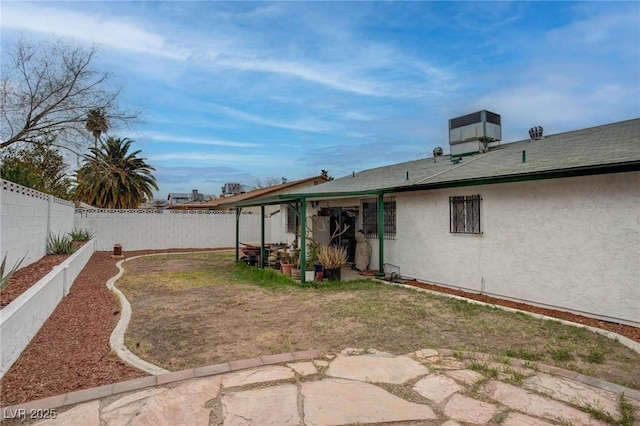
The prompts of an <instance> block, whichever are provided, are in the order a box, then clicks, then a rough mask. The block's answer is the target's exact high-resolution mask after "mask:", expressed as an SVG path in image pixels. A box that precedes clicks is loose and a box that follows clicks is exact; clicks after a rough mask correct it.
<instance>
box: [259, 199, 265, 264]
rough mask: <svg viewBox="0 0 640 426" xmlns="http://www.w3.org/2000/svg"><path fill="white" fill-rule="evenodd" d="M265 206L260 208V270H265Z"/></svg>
mask: <svg viewBox="0 0 640 426" xmlns="http://www.w3.org/2000/svg"><path fill="white" fill-rule="evenodd" d="M264 261H265V258H264V205H262V206H260V269H264Z"/></svg>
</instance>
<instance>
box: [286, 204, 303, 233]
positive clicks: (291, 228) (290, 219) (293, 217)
mask: <svg viewBox="0 0 640 426" xmlns="http://www.w3.org/2000/svg"><path fill="white" fill-rule="evenodd" d="M298 226H300V218H299V217H298V215H297V214H296V211H295V210H294V209H293V208H291V206H287V233H288V234H295V233H296V231H297V229H298Z"/></svg>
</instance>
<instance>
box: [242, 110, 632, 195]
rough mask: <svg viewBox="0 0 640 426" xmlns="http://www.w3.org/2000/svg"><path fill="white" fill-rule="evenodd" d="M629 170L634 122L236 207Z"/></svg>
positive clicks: (373, 172) (421, 163)
mask: <svg viewBox="0 0 640 426" xmlns="http://www.w3.org/2000/svg"><path fill="white" fill-rule="evenodd" d="M523 151H524V152H525V158H526V161H524V162H523V161H522V159H523V156H522V152H523ZM631 170H640V118H637V119H633V120H628V121H621V122H618V123H613V124H607V125H602V126H597V127H591V128H588V129H583V130H576V131H571V132H566V133H559V134H556V135H549V136H545V137H544V138H542V139H538V140H530V139H526V140H522V141H518V142H512V143H506V144H502V145H501V146H499V147H496V148H491V149H490V150H489V151H488V152H485V153H479V154H474V155H470V156H465V157H462V159H461V161H460V162H459V163H457V164H455V163H454V162H452V161H451V156H450V155H445V156H442V157H438V158H437V159H435V158H433V157H430V158H425V159H421V160H415V161H409V162H405V163H398V164H392V165H389V166H383V167H378V168H375V169H368V170H363V171H361V172H357V173H354V174H353V175H348V176H345V177H342V178H340V179H335V180H332V181H330V182H327V183H324V184H322V185H318V186H316V187H313V188H312V190H311V191H310V190H309V188H300V189H298V190H295V191H292V192H290V193H289V194H286V195H274V196H268V195H264V196H263V197H257V198H254V199H252V200H247V201H245V202H240V203H237V205H239V206H242V205H259V204H279V203H281V202H284V201H288V200H293V199H295V198H296V197H297V198H301V197H305V198H307V199H313V198H329V197H341V196H354V195H361V194H378V193H380V192H401V191H415V190H424V189H434V188H442V187H451V186H464V185H473V184H481V183H498V182H509V181H515V180H524V179H543V178H552V177H566V176H577V175H589V174H597V173H611V172H614V171H618V172H619V171H631Z"/></svg>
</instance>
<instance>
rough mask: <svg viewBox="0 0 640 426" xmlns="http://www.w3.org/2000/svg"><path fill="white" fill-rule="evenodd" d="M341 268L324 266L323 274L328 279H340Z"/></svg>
mask: <svg viewBox="0 0 640 426" xmlns="http://www.w3.org/2000/svg"><path fill="white" fill-rule="evenodd" d="M340 271H341V268H340V267H338V268H324V276H325V278H326V279H327V280H329V281H340Z"/></svg>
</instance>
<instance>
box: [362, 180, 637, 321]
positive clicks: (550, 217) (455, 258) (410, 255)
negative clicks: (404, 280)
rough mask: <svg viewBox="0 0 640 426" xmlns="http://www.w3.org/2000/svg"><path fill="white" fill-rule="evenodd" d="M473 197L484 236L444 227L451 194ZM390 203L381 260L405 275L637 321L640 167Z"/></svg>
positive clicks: (410, 195)
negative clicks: (389, 228)
mask: <svg viewBox="0 0 640 426" xmlns="http://www.w3.org/2000/svg"><path fill="white" fill-rule="evenodd" d="M472 194H480V195H481V197H482V202H481V224H482V225H481V226H482V234H479V235H471V234H469V235H465V234H452V233H450V232H449V196H452V195H472ZM396 201H397V238H396V242H395V246H396V247H395V248H394V249H393V250H387V246H388V245H385V249H386V250H385V261H386V262H389V263H393V264H396V265H399V266H400V267H401V273H402V275H403V276H408V277H414V278H418V279H420V280H424V281H431V282H436V283H441V284H445V285H448V286H453V287H459V288H463V289H468V290H472V291H482V292H485V293H487V294H493V295H498V296H502V297H507V298H512V299H517V300H523V301H528V302H533V303H536V304H541V305H548V306H553V307H560V308H563V309H568V310H572V311H578V312H584V313H589V314H591V315H595V316H600V317H603V318H609V319H615V320H621V321H623V322H627V323H631V324H634V325H638V324H640V308H638V306H640V279H639V278H638V277H640V211H639V209H638V206H639V205H640V173H638V172H629V173H620V174H613V175H599V176H587V177H576V178H565V179H553V180H543V181H528V182H520V183H509V184H500V185H485V186H475V187H466V188H452V189H442V190H434V191H428V192H419V193H407V194H396ZM376 242H377V241H376ZM373 243H374V242H373V241H372V244H373ZM374 247H375V246H374ZM389 248H390V247H389Z"/></svg>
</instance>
